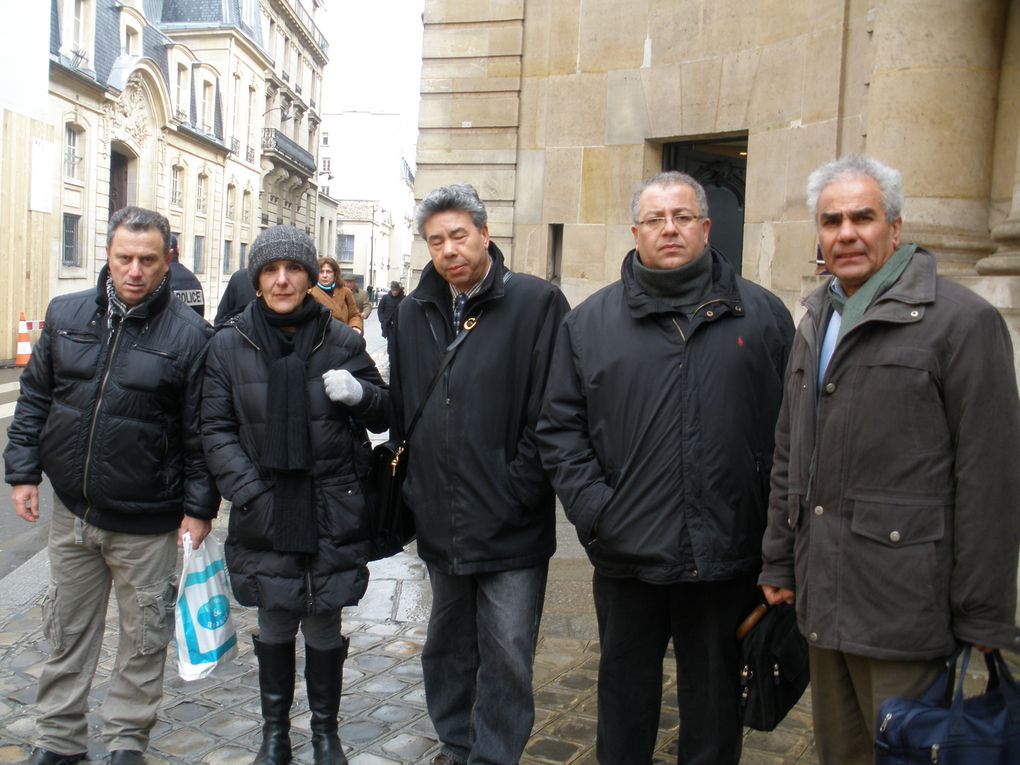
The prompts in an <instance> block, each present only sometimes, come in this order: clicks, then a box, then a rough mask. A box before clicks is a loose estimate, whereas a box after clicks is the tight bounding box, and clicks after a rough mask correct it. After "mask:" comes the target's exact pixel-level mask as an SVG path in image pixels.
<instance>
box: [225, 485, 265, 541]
mask: <svg viewBox="0 0 1020 765" xmlns="http://www.w3.org/2000/svg"><path fill="white" fill-rule="evenodd" d="M273 515H274V513H273V489H272V488H269V489H267V490H266V491H264V492H262V493H261V494H257V495H255V496H254V497H252V498H251V499H250V500H249V501H248V502H247V504H244V505H240V506H238V505H232V506H231V507H230V520H229V521H228V523H227V534H228V535H229V536H230V537H232V538H233V539H235V540H236V541H237V542H238V544H240V545H241V546H242V547H247V548H248V549H249V550H272V549H273Z"/></svg>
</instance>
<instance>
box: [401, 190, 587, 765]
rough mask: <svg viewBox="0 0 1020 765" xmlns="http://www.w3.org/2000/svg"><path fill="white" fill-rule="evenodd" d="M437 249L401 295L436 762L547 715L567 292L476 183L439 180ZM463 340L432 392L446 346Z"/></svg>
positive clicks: (430, 202) (516, 751)
mask: <svg viewBox="0 0 1020 765" xmlns="http://www.w3.org/2000/svg"><path fill="white" fill-rule="evenodd" d="M415 224H416V227H417V230H418V233H419V235H420V236H421V237H422V238H423V239H424V240H425V243H426V244H427V246H428V249H429V255H430V257H431V259H432V261H431V263H429V264H427V265H426V266H425V269H424V270H423V272H422V276H421V282H420V283H419V285H418V287H417V288H416V289H415V291H414V292H413V293H411V295H409V296H408V297H407V299H405V300H404V301H403V302H401V303H400V305H399V308H398V309H397V310H398V314H399V315H398V319H397V322H396V336H397V337H396V344H395V348H394V354H393V357H392V362H391V368H390V381H391V385H392V395H393V402H394V409H395V415H394V422H393V430H394V436H395V437H396V438H397V439H401V438H402V437H403V434H404V432H406V429H407V428H408V425H409V420H410V418H411V417H413V416H414V413H415V412H416V411H417V410H418V408H419V407H422V410H421V411H422V414H421V421H420V423H419V424H418V425H417V427H416V428H415V430H414V432H413V433H412V435H411V439H410V443H409V455H410V460H409V462H408V472H407V480H406V483H405V484H404V499H405V500H406V502H407V503H408V505H409V507H411V508H412V510H413V511H414V519H415V525H416V528H417V532H418V554H419V555H420V556H421V557H422V559H423V560H424V561H425V564H426V566H427V567H428V573H429V582H430V583H431V585H432V612H431V614H430V616H429V625H428V635H427V637H426V640H425V648H424V651H423V653H422V670H423V673H424V680H425V697H426V704H427V706H428V712H429V717H430V718H431V719H432V724H433V725H434V726H435V729H436V733H437V734H438V735H439V739H440V741H441V742H442V751H441V752H440V753H439V754H438V755H437V756H436V757H435V759H434V760H433V763H435V764H436V765H450V764H451V763H487V764H488V765H514V764H515V763H517V762H518V761H519V759H520V756H521V753H522V752H523V751H524V746H525V744H526V743H527V741H528V736H529V734H530V733H531V726H532V722H533V721H534V716H535V712H534V699H533V697H532V689H531V683H532V673H533V665H534V659H535V645H536V641H537V639H538V626H539V622H540V620H541V615H542V605H543V602H544V597H545V584H546V577H547V573H548V568H549V558H550V557H551V556H552V554H553V551H554V550H555V548H556V534H555V515H554V509H555V505H554V501H555V499H554V497H553V493H552V489H551V487H550V486H549V482H548V479H547V478H546V476H545V473H544V472H543V470H542V464H541V462H540V460H539V457H538V451H537V449H536V446H535V439H534V427H535V423H536V421H537V419H538V411H539V405H540V403H541V400H542V394H543V392H544V390H545V385H546V378H547V374H548V369H549V360H550V358H551V355H552V349H553V343H554V341H555V338H556V330H557V328H558V327H559V324H560V321H561V320H562V319H563V316H564V315H565V314H566V312H567V301H566V299H565V298H564V297H563V295H562V293H560V291H559V290H558V289H557V288H556V287H554V286H553V285H551V284H549V283H548V282H545V281H543V280H541V279H538V278H536V277H534V276H527V275H524V274H517V273H513V272H511V271H510V270H509V269H508V268H507V267H506V264H505V263H504V262H503V254H502V253H501V252H500V251H499V248H498V247H496V245H495V244H494V243H493V242H492V241H491V240H490V239H489V229H488V225H487V215H486V211H485V205H484V204H483V203H482V200H481V199H479V197H478V193H477V192H476V191H475V189H474V188H472V187H471V186H467V185H453V186H448V187H444V188H439V189H435V190H433V191H431V192H430V193H429V194H428V195H427V196H426V197H425V199H424V200H422V202H421V204H420V205H419V206H418V209H417V211H416V214H415ZM455 338H457V339H459V345H458V346H457V355H456V357H455V358H453V360H452V362H451V363H450V364H449V365H448V366H447V367H446V369H445V371H444V372H443V376H442V380H441V381H440V382H439V384H438V385H437V387H436V390H435V391H434V392H432V393H431V395H429V391H430V383H431V382H432V381H433V379H435V375H436V373H437V371H438V370H439V366H440V364H441V362H442V359H443V358H444V356H445V355H446V354H447V352H448V349H449V348H450V347H451V344H452V343H453V342H455Z"/></svg>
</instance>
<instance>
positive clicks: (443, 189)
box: [414, 183, 489, 239]
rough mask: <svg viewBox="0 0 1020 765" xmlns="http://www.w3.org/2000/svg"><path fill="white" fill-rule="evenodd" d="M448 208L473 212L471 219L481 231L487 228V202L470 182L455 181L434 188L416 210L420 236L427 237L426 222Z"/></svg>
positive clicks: (416, 226) (416, 225)
mask: <svg viewBox="0 0 1020 765" xmlns="http://www.w3.org/2000/svg"><path fill="white" fill-rule="evenodd" d="M448 210H462V211H464V212H466V213H470V214H471V220H472V221H473V222H474V224H475V227H476V228H477V229H478V230H479V231H480V230H482V229H483V228H485V224H486V223H488V221H489V215H488V213H486V212H485V204H484V203H483V202H482V199H481V197H479V196H478V192H477V191H475V187H474V186H472V185H471V184H469V183H453V184H451V185H449V186H440V187H439V188H438V189H432V191H430V192H429V193H428V194H427V195H426V196H425V198H424V199H423V200H421V203H420V204H419V205H418V208H417V209H416V210H415V211H414V227H415V228H416V229H417V230H418V236H420V237H421V238H422V239H424V238H425V222H426V221H427V220H428V219H429V218H431V217H432V216H433V215H435V214H436V213H441V212H447V211H448Z"/></svg>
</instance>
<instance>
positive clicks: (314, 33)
mask: <svg viewBox="0 0 1020 765" xmlns="http://www.w3.org/2000/svg"><path fill="white" fill-rule="evenodd" d="M287 4H288V5H289V6H290V7H291V8H293V9H294V13H295V15H296V16H297V17H298V20H299V21H300V22H301V23H302V24H304V25H305V29H307V30H308V33H309V34H310V35H311V37H312V39H313V40H315V44H316V45H318V46H319V47H320V48H321V49H322V52H323V53H325V54H326V55H329V43H327V42H326V38H325V37H323V36H322V33H321V32H320V31H319V28H318V27H317V26H315V22H314V21H312V17H311V15H310V14H309V13H308V11H306V10H305V9H304V6H303V5H301V3H300V2H298V0H287Z"/></svg>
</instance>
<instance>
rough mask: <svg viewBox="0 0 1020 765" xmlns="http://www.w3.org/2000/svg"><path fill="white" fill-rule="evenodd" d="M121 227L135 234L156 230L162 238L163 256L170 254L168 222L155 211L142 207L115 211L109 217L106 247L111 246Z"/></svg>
mask: <svg viewBox="0 0 1020 765" xmlns="http://www.w3.org/2000/svg"><path fill="white" fill-rule="evenodd" d="M122 226H123V227H124V228H126V229H127V230H128V231H133V232H135V233H138V232H140V231H148V230H149V229H152V228H154V229H156V230H157V231H159V233H160V235H161V236H162V237H163V254H164V255H166V254H167V253H168V252H170V244H171V239H170V236H171V235H170V221H168V220H167V219H166V218H165V217H164V216H163V215H160V214H159V213H158V212H156V211H155V210H146V209H145V208H144V207H122V208H120V209H119V210H117V212H115V213H114V214H113V215H111V216H110V223H109V227H108V228H107V229H106V246H107V247H109V246H110V245H111V244H113V235H114V234H115V233H116V232H117V229H118V228H121V227H122Z"/></svg>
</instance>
